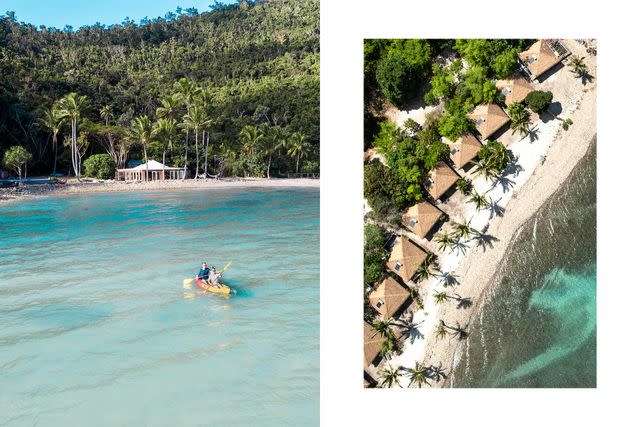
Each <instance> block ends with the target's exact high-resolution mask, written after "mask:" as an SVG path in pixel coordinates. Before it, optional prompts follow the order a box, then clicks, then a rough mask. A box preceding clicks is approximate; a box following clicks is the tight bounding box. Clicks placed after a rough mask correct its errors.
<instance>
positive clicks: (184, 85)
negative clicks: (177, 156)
mask: <svg viewBox="0 0 640 427" xmlns="http://www.w3.org/2000/svg"><path fill="white" fill-rule="evenodd" d="M173 89H174V90H175V92H176V94H177V96H178V97H179V98H180V100H181V101H182V103H183V104H184V105H185V106H186V108H187V114H189V110H190V109H191V105H192V104H193V100H194V99H195V97H196V95H197V94H198V92H199V90H200V89H199V88H198V87H197V86H196V85H195V84H194V83H193V82H192V81H191V80H189V79H187V78H186V77H183V78H181V79H180V80H178V81H177V82H175V83H174V84H173ZM163 108H164V106H163ZM172 114H173V113H172ZM186 129H187V132H186V134H185V139H184V176H183V178H182V179H184V178H186V176H187V161H188V159H189V127H187V128H186ZM196 152H197V150H196ZM196 175H197V172H196Z"/></svg>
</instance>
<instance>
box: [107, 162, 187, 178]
mask: <svg viewBox="0 0 640 427" xmlns="http://www.w3.org/2000/svg"><path fill="white" fill-rule="evenodd" d="M147 163H148V167H147ZM147 163H142V164H140V165H138V166H136V167H132V168H126V169H117V170H116V181H164V180H167V179H183V178H185V174H184V169H183V168H172V167H169V166H165V165H163V164H162V163H160V162H156V161H155V160H149V161H148V162H147Z"/></svg>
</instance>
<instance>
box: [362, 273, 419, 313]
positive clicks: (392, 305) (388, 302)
mask: <svg viewBox="0 0 640 427" xmlns="http://www.w3.org/2000/svg"><path fill="white" fill-rule="evenodd" d="M408 299H409V292H408V291H407V290H406V289H405V288H404V287H403V286H402V285H401V284H400V283H398V282H396V281H395V280H393V278H391V277H387V278H386V279H384V280H383V281H382V282H380V283H379V284H378V286H376V287H375V288H374V289H373V290H372V291H371V292H370V293H369V303H370V304H371V306H372V307H373V308H374V309H375V310H376V311H377V312H378V313H380V314H381V315H382V317H383V318H384V319H389V318H391V317H394V315H395V314H396V313H397V312H398V310H400V308H401V307H402V306H403V305H404V304H405V303H406V302H407V300H408Z"/></svg>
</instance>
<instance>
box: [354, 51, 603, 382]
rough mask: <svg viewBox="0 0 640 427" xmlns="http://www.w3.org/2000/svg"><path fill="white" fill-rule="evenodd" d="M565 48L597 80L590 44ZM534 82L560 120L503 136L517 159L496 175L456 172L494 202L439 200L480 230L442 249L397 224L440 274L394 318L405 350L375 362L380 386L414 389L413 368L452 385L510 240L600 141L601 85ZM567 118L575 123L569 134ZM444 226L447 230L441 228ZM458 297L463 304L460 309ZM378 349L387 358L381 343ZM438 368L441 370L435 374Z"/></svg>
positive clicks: (537, 119) (415, 288)
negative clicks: (433, 259)
mask: <svg viewBox="0 0 640 427" xmlns="http://www.w3.org/2000/svg"><path fill="white" fill-rule="evenodd" d="M562 42H563V43H565V44H566V45H567V46H568V47H569V49H570V50H571V51H572V52H573V54H574V55H576V56H578V57H583V56H584V57H585V61H586V62H587V66H588V67H589V70H590V73H591V74H593V75H595V71H596V63H595V58H594V57H589V56H588V55H587V53H586V51H585V47H584V46H583V45H581V44H580V43H578V42H577V41H574V40H563V41H562ZM532 86H533V89H534V90H548V91H551V92H553V94H554V100H557V101H558V102H559V104H560V105H561V107H562V110H561V116H562V119H561V120H557V119H556V118H553V119H550V118H546V117H541V116H538V115H537V114H532V130H531V132H529V133H528V134H527V135H526V136H524V137H520V136H519V135H516V136H517V139H515V138H514V136H513V135H508V134H511V132H509V131H508V132H505V134H504V135H503V136H502V137H501V138H500V140H501V141H502V142H503V143H504V144H505V145H506V146H507V149H508V150H509V151H510V152H511V158H512V161H511V162H510V164H509V165H508V167H507V168H506V169H505V171H504V172H503V173H502V174H501V175H500V177H498V178H495V177H494V178H493V179H492V178H485V177H484V176H482V175H475V174H470V173H468V172H469V170H467V171H464V170H461V169H458V173H460V175H461V176H463V177H465V178H467V179H470V180H471V182H472V185H473V188H474V190H475V191H476V192H477V193H479V194H482V195H483V196H484V197H485V198H486V200H487V201H488V202H489V203H488V206H487V208H486V209H476V208H475V207H474V206H473V204H471V203H469V202H468V201H467V200H465V199H467V198H466V197H464V196H462V192H461V191H457V192H455V193H453V194H451V195H450V196H449V197H448V199H447V200H446V201H445V202H442V201H437V202H436V203H435V206H436V207H437V208H438V209H440V210H442V211H443V212H445V213H446V214H448V216H449V218H450V219H451V220H452V221H455V222H458V223H460V222H462V223H464V222H465V221H468V222H467V224H468V225H469V226H470V227H471V228H472V230H476V231H477V234H476V233H470V234H469V235H467V236H464V237H459V238H458V240H457V241H456V242H455V243H453V244H452V245H451V246H449V247H446V248H443V247H442V246H441V245H438V244H437V240H438V239H437V238H433V236H432V238H431V239H429V240H428V239H427V238H422V237H420V236H418V235H416V234H415V233H412V232H411V231H409V230H407V229H404V228H403V229H398V228H393V227H391V229H392V230H393V232H394V233H395V234H398V235H400V236H406V237H408V238H409V239H410V240H411V241H412V242H413V243H415V244H416V245H418V246H419V247H421V248H422V249H423V250H425V251H427V253H428V252H431V253H433V254H437V264H438V268H437V269H438V270H439V272H437V273H436V272H432V273H431V274H429V275H427V277H426V278H418V279H416V278H415V277H416V276H414V278H413V279H412V280H410V281H406V280H405V283H406V284H407V287H408V288H409V290H410V291H411V293H412V296H411V298H409V301H411V300H412V301H411V305H410V307H409V309H408V310H406V311H405V312H404V313H402V312H399V313H398V315H397V316H396V319H391V321H390V324H391V328H392V329H393V330H394V334H395V335H396V336H400V337H402V338H400V339H398V340H397V341H398V344H397V346H398V347H399V348H398V349H397V350H396V351H388V352H386V355H384V357H382V358H380V360H379V361H378V363H377V364H367V363H366V361H365V377H367V376H369V377H370V378H373V379H374V380H375V381H376V382H377V384H378V385H379V386H380V385H382V386H401V387H407V386H409V387H411V386H415V385H416V376H415V370H416V369H418V368H419V367H422V369H424V368H425V367H426V371H425V372H426V377H427V379H429V378H430V380H428V381H427V383H428V384H429V385H430V386H432V387H446V386H448V385H449V383H450V381H449V377H448V376H449V375H450V374H451V373H452V372H453V370H454V369H455V367H456V364H457V363H458V362H459V361H460V359H461V356H462V354H461V352H462V351H463V349H464V342H465V340H464V338H465V337H466V334H467V333H468V327H469V325H470V323H471V320H472V319H474V317H475V316H477V315H478V314H479V313H481V312H482V308H483V307H482V306H483V301H484V296H485V295H486V294H487V292H488V291H490V289H489V284H491V283H492V278H494V277H495V276H496V274H497V273H498V272H499V271H501V269H502V268H503V267H504V265H503V261H504V258H505V255H506V254H507V253H508V251H509V247H510V244H511V242H512V241H513V239H514V238H515V237H516V236H517V235H518V233H519V230H521V227H522V226H523V224H524V223H525V222H526V221H527V220H528V219H529V218H531V217H532V215H534V214H535V213H536V211H537V210H538V209H539V208H540V207H541V206H542V205H543V204H544V203H545V201H546V200H547V199H548V198H549V197H551V196H552V195H553V194H554V192H555V191H556V190H557V189H558V188H559V187H560V186H561V185H562V184H563V182H564V181H565V180H566V179H567V177H568V176H569V175H570V173H571V171H572V170H573V169H574V168H575V166H576V165H577V164H578V163H579V162H580V160H581V159H582V158H583V157H584V156H585V155H586V153H587V152H588V151H589V149H590V147H591V146H592V144H595V140H596V102H595V101H596V86H595V84H583V82H582V81H581V80H580V79H578V78H576V77H575V76H574V75H573V74H572V72H571V71H570V70H569V67H567V66H564V67H560V68H558V69H556V70H553V72H552V73H551V74H550V75H549V76H547V77H545V78H544V79H541V81H537V82H533V83H532ZM429 110H430V108H429V107H428V106H427V107H426V108H424V107H422V108H419V109H417V110H416V111H414V112H411V111H409V112H405V113H403V114H400V115H399V114H398V113H397V112H396V113H392V115H391V117H390V118H391V119H392V120H393V119H397V120H404V119H406V118H407V117H411V116H413V117H417V118H416V119H415V120H417V121H418V122H419V121H420V119H421V117H424V115H426V114H428V112H429ZM398 117H401V118H400V119H398ZM566 119H570V120H571V121H572V122H573V124H572V125H571V126H569V127H568V128H566V129H563V127H562V124H563V120H566ZM399 124H400V123H398V125H399ZM505 141H506V142H505ZM471 171H473V169H471ZM365 213H366V212H365ZM454 224H455V223H454ZM405 227H406V224H405ZM446 228H448V227H447V225H441V226H440V230H439V231H440V232H441V233H442V232H443V231H444V229H446ZM427 237H428V236H427ZM387 274H388V273H387ZM443 294H446V295H447V296H446V297H443ZM438 299H440V300H438ZM453 300H457V301H458V305H457V307H456V303H455V301H453ZM462 302H464V303H465V305H464V306H463V304H462ZM365 310H366V307H365ZM365 340H366V337H365ZM378 350H383V351H382V352H383V353H385V352H384V349H383V348H382V347H381V346H380V347H379V348H378ZM376 365H377V366H376ZM414 367H415V369H414ZM436 371H437V372H438V374H437V375H432V374H433V373H434V372H436ZM392 372H395V373H396V374H395V375H392V374H391V373H392ZM404 372H407V374H404ZM441 374H444V375H441ZM394 376H395V379H394V380H391V381H390V380H389V378H390V377H394ZM432 380H433V381H432ZM370 383H371V381H370ZM420 386H421V385H420Z"/></svg>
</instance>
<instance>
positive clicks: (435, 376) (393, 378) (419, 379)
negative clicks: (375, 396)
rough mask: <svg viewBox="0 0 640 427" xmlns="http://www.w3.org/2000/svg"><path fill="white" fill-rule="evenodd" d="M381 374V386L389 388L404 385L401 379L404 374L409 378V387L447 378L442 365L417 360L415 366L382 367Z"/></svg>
mask: <svg viewBox="0 0 640 427" xmlns="http://www.w3.org/2000/svg"><path fill="white" fill-rule="evenodd" d="M379 375H380V379H381V381H380V387H388V388H391V387H395V386H398V387H402V386H401V385H400V380H401V378H402V377H403V376H406V377H408V378H409V387H412V386H416V387H418V388H422V386H424V385H431V383H430V382H429V380H431V381H436V382H438V381H440V380H442V379H446V378H447V375H446V374H445V371H444V369H442V365H440V366H435V365H425V364H424V363H421V362H416V364H415V366H414V367H413V368H406V367H403V366H399V367H397V368H394V367H392V366H390V365H389V366H387V367H386V368H383V369H381V370H380V371H379Z"/></svg>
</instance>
